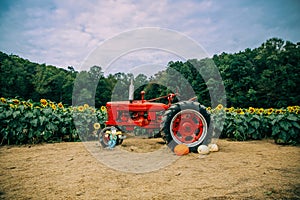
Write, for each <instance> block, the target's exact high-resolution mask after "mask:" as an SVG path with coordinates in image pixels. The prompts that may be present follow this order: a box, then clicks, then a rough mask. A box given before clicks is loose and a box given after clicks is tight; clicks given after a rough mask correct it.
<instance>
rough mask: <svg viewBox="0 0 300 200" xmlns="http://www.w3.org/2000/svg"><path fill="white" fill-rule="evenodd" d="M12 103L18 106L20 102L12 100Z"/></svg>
mask: <svg viewBox="0 0 300 200" xmlns="http://www.w3.org/2000/svg"><path fill="white" fill-rule="evenodd" d="M12 102H13V103H14V104H15V105H19V104H20V101H19V100H18V99H13V100H12Z"/></svg>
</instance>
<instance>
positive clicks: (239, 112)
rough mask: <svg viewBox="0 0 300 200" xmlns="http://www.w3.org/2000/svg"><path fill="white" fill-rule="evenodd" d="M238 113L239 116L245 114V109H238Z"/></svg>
mask: <svg viewBox="0 0 300 200" xmlns="http://www.w3.org/2000/svg"><path fill="white" fill-rule="evenodd" d="M236 113H237V114H240V115H243V114H245V113H244V111H243V109H241V108H239V109H237V110H236Z"/></svg>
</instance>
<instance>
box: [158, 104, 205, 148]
mask: <svg viewBox="0 0 300 200" xmlns="http://www.w3.org/2000/svg"><path fill="white" fill-rule="evenodd" d="M209 123H210V115H209V114H208V112H207V111H206V109H205V107H204V106H202V105H201V104H200V103H198V102H192V101H183V102H179V103H175V104H173V105H171V106H170V108H169V109H168V110H167V111H166V112H165V114H164V115H163V118H162V122H161V130H162V135H163V138H164V139H165V141H166V142H167V144H168V146H169V147H170V148H171V149H172V150H174V147H175V146H176V145H177V144H186V145H187V146H188V147H189V149H190V151H191V152H197V148H198V146H199V145H200V144H202V143H205V142H207V141H208V140H209V139H210V137H211V133H209V131H208V126H209Z"/></svg>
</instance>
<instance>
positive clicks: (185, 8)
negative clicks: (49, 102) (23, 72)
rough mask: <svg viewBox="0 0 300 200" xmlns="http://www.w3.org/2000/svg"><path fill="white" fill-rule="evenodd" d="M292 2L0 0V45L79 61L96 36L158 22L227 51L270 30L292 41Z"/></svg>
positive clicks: (298, 22)
mask: <svg viewBox="0 0 300 200" xmlns="http://www.w3.org/2000/svg"><path fill="white" fill-rule="evenodd" d="M299 10H300V1H298V0H267V1H260V0H226V1H221V0H198V1H197V0H194V1H193V0H186V1H179V0H174V1H171V0H157V1H155V0H142V1H138V0H137V1H134V0H124V1H123V0H122V1H119V0H113V1H109V0H107V1H106V0H90V1H85V0H14V1H11V0H1V1H0V51H3V52H5V53H8V54H16V55H19V56H21V57H23V58H26V59H29V60H30V61H33V62H38V63H46V64H49V65H55V66H58V67H64V68H65V67H67V66H74V67H75V69H80V65H81V64H82V62H83V60H85V59H86V58H87V57H88V56H89V55H90V53H91V52H92V51H94V50H95V49H96V48H97V47H98V46H99V45H101V43H103V41H106V40H108V39H110V38H113V37H115V36H117V35H118V34H122V33H123V32H124V31H125V32H126V31H130V30H134V29H136V28H143V27H159V28H163V29H168V30H174V31H176V32H179V33H181V34H184V35H185V36H187V37H188V38H190V39H192V40H194V41H195V42H197V43H198V44H199V45H201V46H202V47H203V48H204V49H205V51H206V52H207V54H208V55H209V56H212V55H214V54H219V53H222V52H227V53H234V52H238V51H242V50H244V49H245V48H256V47H258V46H260V45H261V44H262V43H263V42H265V41H266V40H267V39H269V38H271V37H279V38H281V39H284V40H289V41H292V42H294V43H296V42H299V41H300V12H299ZM149 37H150V36H149ZM147 53H148V54H151V55H152V57H151V58H152V59H153V57H154V58H155V56H156V57H159V55H157V52H156V54H155V53H154V52H152V51H148V52H147V51H143V52H142V54H141V55H146V54H147ZM129 57H130V56H129ZM133 57H135V56H131V59H132V58H133ZM141 57H142V56H141ZM166 57H167V59H169V57H168V56H166ZM157 59H158V58H157ZM158 60H159V59H158ZM162 62H163V61H162ZM146 63H149V61H147V62H146ZM118 64H121V62H119V63H118ZM141 65H142V63H141Z"/></svg>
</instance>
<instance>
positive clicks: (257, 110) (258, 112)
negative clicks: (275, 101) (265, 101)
mask: <svg viewBox="0 0 300 200" xmlns="http://www.w3.org/2000/svg"><path fill="white" fill-rule="evenodd" d="M256 113H257V114H262V113H264V109H263V108H259V109H256Z"/></svg>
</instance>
